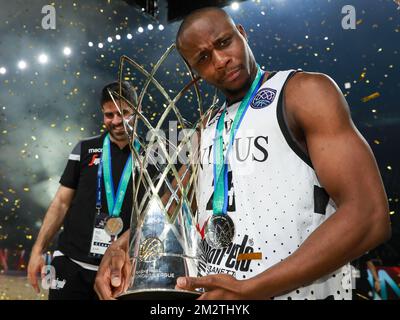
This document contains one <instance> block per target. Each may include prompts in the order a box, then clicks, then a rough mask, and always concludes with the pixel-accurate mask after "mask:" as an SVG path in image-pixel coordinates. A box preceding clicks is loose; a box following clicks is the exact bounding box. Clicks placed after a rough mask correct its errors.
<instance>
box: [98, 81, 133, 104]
mask: <svg viewBox="0 0 400 320" xmlns="http://www.w3.org/2000/svg"><path fill="white" fill-rule="evenodd" d="M119 84H120V83H119V82H118V81H115V82H112V83H109V84H107V85H106V86H105V87H104V88H103V89H102V90H101V98H100V106H101V107H102V108H103V105H104V104H105V103H107V102H109V101H112V98H111V96H110V93H109V91H111V92H116V93H118V94H119V88H120V87H119ZM121 95H122V96H123V97H124V98H125V99H126V100H128V101H129V102H130V103H132V104H133V105H135V106H136V105H137V102H138V97H137V94H136V90H135V88H133V87H132V86H131V85H130V83H129V82H127V81H123V82H121Z"/></svg>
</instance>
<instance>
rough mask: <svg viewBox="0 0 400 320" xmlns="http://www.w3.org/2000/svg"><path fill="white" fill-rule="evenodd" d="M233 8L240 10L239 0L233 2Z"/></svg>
mask: <svg viewBox="0 0 400 320" xmlns="http://www.w3.org/2000/svg"><path fill="white" fill-rule="evenodd" d="M231 8H232V10H238V9H239V3H238V2H236V1H235V2H232V4H231Z"/></svg>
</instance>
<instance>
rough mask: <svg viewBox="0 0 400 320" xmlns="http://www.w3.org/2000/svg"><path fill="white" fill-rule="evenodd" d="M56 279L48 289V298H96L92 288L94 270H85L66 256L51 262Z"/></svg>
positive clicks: (94, 276) (94, 275)
mask: <svg viewBox="0 0 400 320" xmlns="http://www.w3.org/2000/svg"><path fill="white" fill-rule="evenodd" d="M51 265H52V266H53V267H54V271H55V278H56V281H55V282H54V285H53V286H52V288H50V289H49V300H98V297H97V294H96V292H95V291H94V289H93V285H94V280H95V278H96V271H91V270H86V269H84V268H82V267H81V266H79V265H78V264H76V263H75V262H73V261H71V260H70V259H69V258H68V257H66V256H60V257H55V258H54V259H53V261H52V262H51Z"/></svg>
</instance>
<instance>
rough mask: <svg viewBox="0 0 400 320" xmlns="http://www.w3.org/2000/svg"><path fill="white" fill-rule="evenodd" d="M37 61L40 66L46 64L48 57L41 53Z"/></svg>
mask: <svg viewBox="0 0 400 320" xmlns="http://www.w3.org/2000/svg"><path fill="white" fill-rule="evenodd" d="M38 61H39V63H41V64H46V63H47V62H48V61H49V57H48V56H47V55H45V54H44V53H42V54H40V55H39V57H38Z"/></svg>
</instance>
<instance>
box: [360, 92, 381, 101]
mask: <svg viewBox="0 0 400 320" xmlns="http://www.w3.org/2000/svg"><path fill="white" fill-rule="evenodd" d="M379 96H380V93H379V92H374V93H372V94H370V95H369V96H366V97H364V98H362V99H361V101H362V102H368V101H370V100H373V99H376V98H378V97H379Z"/></svg>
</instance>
